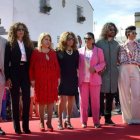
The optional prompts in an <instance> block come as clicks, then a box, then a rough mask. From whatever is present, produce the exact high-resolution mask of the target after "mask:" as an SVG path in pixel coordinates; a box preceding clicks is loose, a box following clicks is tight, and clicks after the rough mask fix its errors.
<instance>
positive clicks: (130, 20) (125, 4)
mask: <svg viewBox="0 0 140 140" xmlns="http://www.w3.org/2000/svg"><path fill="white" fill-rule="evenodd" d="M89 1H90V3H91V4H92V6H93V9H94V11H93V20H94V25H93V32H94V34H95V36H96V38H98V36H99V34H100V32H101V29H102V26H103V25H104V24H105V23H106V22H114V23H115V24H116V26H117V27H118V29H119V33H118V36H124V31H125V28H126V27H127V26H130V25H135V18H134V15H135V12H140V0H89Z"/></svg>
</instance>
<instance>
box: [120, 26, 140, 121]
mask: <svg viewBox="0 0 140 140" xmlns="http://www.w3.org/2000/svg"><path fill="white" fill-rule="evenodd" d="M125 35H126V38H127V40H126V42H125V43H124V44H123V45H122V46H121V47H120V52H119V62H120V73H119V95H120V101H121V109H122V119H123V122H124V123H127V124H140V111H139V106H140V68H139V67H140V44H139V43H138V42H137V41H136V35H137V33H136V27H135V26H129V27H127V28H126V29H125Z"/></svg>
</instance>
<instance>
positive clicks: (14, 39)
mask: <svg viewBox="0 0 140 140" xmlns="http://www.w3.org/2000/svg"><path fill="white" fill-rule="evenodd" d="M20 25H21V26H23V28H24V36H23V42H24V44H25V46H27V47H33V43H32V41H31V40H30V36H29V31H28V28H27V27H26V25H25V24H24V23H21V22H17V23H15V24H13V25H12V26H11V27H10V30H9V34H8V40H9V42H10V46H11V47H14V46H15V44H16V42H17V31H18V28H19V26H20Z"/></svg>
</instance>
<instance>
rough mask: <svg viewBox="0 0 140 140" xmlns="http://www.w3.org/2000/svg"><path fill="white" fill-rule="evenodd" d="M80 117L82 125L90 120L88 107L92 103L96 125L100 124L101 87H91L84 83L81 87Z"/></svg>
mask: <svg viewBox="0 0 140 140" xmlns="http://www.w3.org/2000/svg"><path fill="white" fill-rule="evenodd" d="M79 88H80V113H81V115H80V117H81V122H82V123H87V120H88V105H89V99H90V101H91V111H92V118H93V122H94V124H99V112H100V88H101V86H100V85H90V83H86V82H84V83H82V84H81V85H80V87H79Z"/></svg>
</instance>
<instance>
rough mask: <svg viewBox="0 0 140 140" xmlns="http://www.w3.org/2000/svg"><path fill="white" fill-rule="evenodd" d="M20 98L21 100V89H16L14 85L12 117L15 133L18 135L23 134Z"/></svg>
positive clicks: (12, 90)
mask: <svg viewBox="0 0 140 140" xmlns="http://www.w3.org/2000/svg"><path fill="white" fill-rule="evenodd" d="M19 98H20V93H19V88H17V87H14V85H13V87H12V89H11V100H12V117H13V123H14V129H15V132H16V133H18V134H20V133H21V129H20V120H19Z"/></svg>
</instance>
